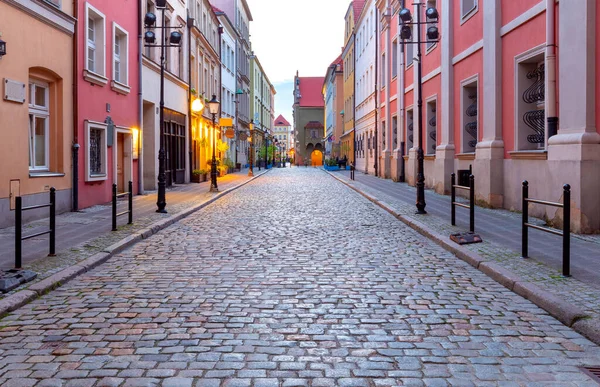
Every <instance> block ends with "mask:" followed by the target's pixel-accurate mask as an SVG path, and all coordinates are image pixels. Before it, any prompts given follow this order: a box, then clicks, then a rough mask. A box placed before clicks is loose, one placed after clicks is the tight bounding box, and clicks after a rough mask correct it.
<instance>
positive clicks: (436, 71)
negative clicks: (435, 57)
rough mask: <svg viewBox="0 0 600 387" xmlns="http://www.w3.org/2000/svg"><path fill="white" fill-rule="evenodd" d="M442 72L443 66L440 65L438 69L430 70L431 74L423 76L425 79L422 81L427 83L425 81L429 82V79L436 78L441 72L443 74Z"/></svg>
mask: <svg viewBox="0 0 600 387" xmlns="http://www.w3.org/2000/svg"><path fill="white" fill-rule="evenodd" d="M441 72H442V68H441V67H438V68H437V69H435V70H433V71H432V72H430V73H429V74H427V75H425V76H424V77H423V80H422V82H423V83H425V82H427V81H429V80H431V79H432V78H434V77H436V76H438V75H440V74H441Z"/></svg>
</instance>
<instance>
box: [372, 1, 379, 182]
mask: <svg viewBox="0 0 600 387" xmlns="http://www.w3.org/2000/svg"><path fill="white" fill-rule="evenodd" d="M378 21H379V8H377V7H375V66H374V67H375V137H373V142H374V144H373V145H374V146H373V147H374V148H375V152H374V157H373V170H374V171H373V172H374V173H375V176H378V175H379V172H378V163H377V158H378V155H377V149H378V148H379V137H378V136H377V124H378V120H379V115H378V114H377V113H378V109H379V107H378V106H377V105H378V103H377V101H378V100H379V98H378V97H379V90H378V89H377V76H378V75H377V74H379V71H377V70H378V67H379V66H377V63H379V24H378V23H377V22H378Z"/></svg>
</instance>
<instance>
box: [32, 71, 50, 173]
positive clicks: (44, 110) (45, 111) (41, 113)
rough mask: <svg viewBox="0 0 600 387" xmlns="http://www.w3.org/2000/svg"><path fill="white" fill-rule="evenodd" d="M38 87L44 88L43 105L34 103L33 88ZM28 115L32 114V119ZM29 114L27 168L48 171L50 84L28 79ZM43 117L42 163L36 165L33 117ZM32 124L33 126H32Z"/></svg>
mask: <svg viewBox="0 0 600 387" xmlns="http://www.w3.org/2000/svg"><path fill="white" fill-rule="evenodd" d="M36 87H40V88H43V89H44V100H45V101H46V105H45V106H41V105H36V104H35V95H34V89H35V88H36ZM29 115H31V116H33V123H32V120H31V119H30V118H29ZM29 115H28V118H27V119H28V122H29V123H28V130H29V133H28V137H29V140H28V145H29V164H30V165H29V170H30V171H36V172H37V171H49V170H50V85H49V84H47V83H45V82H41V81H37V80H31V79H30V80H29ZM36 118H44V119H45V128H44V165H42V166H36V160H35V138H34V137H35V119H36ZM32 124H33V126H32Z"/></svg>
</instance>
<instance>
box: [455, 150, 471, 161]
mask: <svg viewBox="0 0 600 387" xmlns="http://www.w3.org/2000/svg"><path fill="white" fill-rule="evenodd" d="M456 158H457V159H459V160H475V152H470V153H459V154H457V155H456Z"/></svg>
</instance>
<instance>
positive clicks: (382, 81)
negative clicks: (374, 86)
mask: <svg viewBox="0 0 600 387" xmlns="http://www.w3.org/2000/svg"><path fill="white" fill-rule="evenodd" d="M385 68H386V66H385V54H381V86H382V87H385V82H386V81H385Z"/></svg>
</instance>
